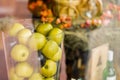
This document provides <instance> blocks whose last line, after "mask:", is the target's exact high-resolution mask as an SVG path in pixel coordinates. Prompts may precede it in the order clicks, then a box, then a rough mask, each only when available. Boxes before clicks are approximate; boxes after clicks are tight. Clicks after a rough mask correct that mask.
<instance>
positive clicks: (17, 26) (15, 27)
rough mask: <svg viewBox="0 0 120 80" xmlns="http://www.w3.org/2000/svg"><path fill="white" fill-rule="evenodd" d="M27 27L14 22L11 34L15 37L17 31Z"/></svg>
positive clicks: (10, 30)
mask: <svg viewBox="0 0 120 80" xmlns="http://www.w3.org/2000/svg"><path fill="white" fill-rule="evenodd" d="M24 28H25V27H24V26H23V25H22V24H20V23H14V24H13V26H12V27H11V28H10V29H9V35H10V36H13V37H15V36H16V35H17V33H18V32H19V31H20V30H22V29H24Z"/></svg>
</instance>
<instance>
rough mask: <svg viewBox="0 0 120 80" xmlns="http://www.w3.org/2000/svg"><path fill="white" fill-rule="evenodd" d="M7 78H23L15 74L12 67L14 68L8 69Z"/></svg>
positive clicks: (21, 79) (18, 79) (12, 79)
mask: <svg viewBox="0 0 120 80" xmlns="http://www.w3.org/2000/svg"><path fill="white" fill-rule="evenodd" d="M9 79H10V80H24V78H23V77H19V76H17V74H16V73H15V69H14V68H11V69H10V72H9Z"/></svg>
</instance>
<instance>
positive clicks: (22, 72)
mask: <svg viewBox="0 0 120 80" xmlns="http://www.w3.org/2000/svg"><path fill="white" fill-rule="evenodd" d="M15 72H16V74H17V75H18V76H20V77H25V78H28V77H30V76H31V75H32V73H33V67H32V66H31V65H30V64H29V63H27V62H21V63H18V64H17V65H16V66H15Z"/></svg>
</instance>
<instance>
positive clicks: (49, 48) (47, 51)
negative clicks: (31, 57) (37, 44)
mask: <svg viewBox="0 0 120 80" xmlns="http://www.w3.org/2000/svg"><path fill="white" fill-rule="evenodd" d="M58 49H59V46H58V45H57V43H56V42H55V41H53V40H49V41H47V43H46V44H45V46H44V47H43V49H42V53H43V55H44V56H45V57H47V58H52V57H53V56H54V55H55V54H56V53H57V52H58Z"/></svg>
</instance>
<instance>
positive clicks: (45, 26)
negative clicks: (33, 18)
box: [36, 23, 53, 36]
mask: <svg viewBox="0 0 120 80" xmlns="http://www.w3.org/2000/svg"><path fill="white" fill-rule="evenodd" d="M52 28H53V26H52V25H51V24H49V23H45V24H40V25H39V26H38V27H37V28H36V31H37V32H39V33H41V34H43V35H45V36H46V35H47V34H48V32H49V31H50V30H51V29H52Z"/></svg>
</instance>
